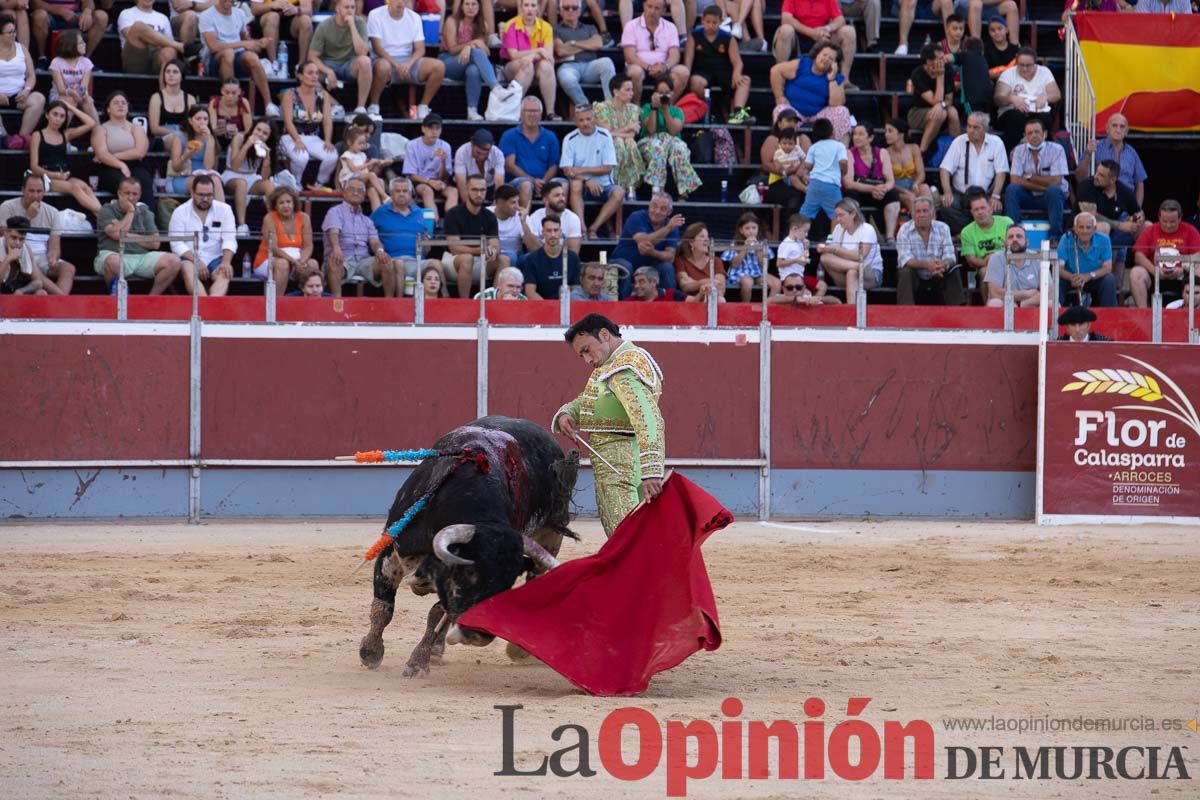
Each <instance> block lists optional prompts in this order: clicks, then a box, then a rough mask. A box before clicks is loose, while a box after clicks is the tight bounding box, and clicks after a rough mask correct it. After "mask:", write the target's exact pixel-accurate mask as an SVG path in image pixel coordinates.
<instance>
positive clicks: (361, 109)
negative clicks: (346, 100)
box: [352, 106, 367, 116]
mask: <svg viewBox="0 0 1200 800" xmlns="http://www.w3.org/2000/svg"><path fill="white" fill-rule="evenodd" d="M352 113H353V114H354V115H355V116H358V115H359V114H365V113H367V107H366V106H356V107H355V109H354V111H353V112H352Z"/></svg>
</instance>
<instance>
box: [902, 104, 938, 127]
mask: <svg viewBox="0 0 1200 800" xmlns="http://www.w3.org/2000/svg"><path fill="white" fill-rule="evenodd" d="M932 110H933V107H932V106H913V107H912V108H910V109H909V110H908V114H906V115H905V119H906V120H907V122H908V127H909V129H910V130H914V131H918V132H920V131H923V130H925V120H926V119H927V118H928V117H929V112H930V111H932Z"/></svg>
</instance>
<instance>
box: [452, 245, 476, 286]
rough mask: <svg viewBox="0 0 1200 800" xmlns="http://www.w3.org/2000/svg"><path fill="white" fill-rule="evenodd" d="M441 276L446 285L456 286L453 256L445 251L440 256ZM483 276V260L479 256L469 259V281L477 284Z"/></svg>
mask: <svg viewBox="0 0 1200 800" xmlns="http://www.w3.org/2000/svg"><path fill="white" fill-rule="evenodd" d="M442 274H443V275H444V277H445V281H446V284H447V285H450V284H453V285H455V286H457V285H458V272H457V271H456V270H455V269H454V254H453V253H451V252H450V251H449V250H447V251H446V252H445V253H443V254H442ZM482 275H483V258H482V257H481V256H472V257H471V281H472V282H473V283H478V282H479V279H480V277H481V276H482Z"/></svg>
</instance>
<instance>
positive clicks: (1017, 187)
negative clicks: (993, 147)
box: [1004, 117, 1070, 241]
mask: <svg viewBox="0 0 1200 800" xmlns="http://www.w3.org/2000/svg"><path fill="white" fill-rule="evenodd" d="M1011 170H1012V174H1011V176H1010V178H1009V184H1008V188H1007V189H1005V190H1004V213H1006V214H1007V215H1008V216H1010V217H1012V220H1013V222H1016V223H1017V224H1020V223H1021V212H1022V211H1024V210H1025V209H1028V208H1034V209H1039V210H1041V211H1045V212H1046V216H1047V217H1048V218H1049V220H1050V239H1051V241H1057V240H1058V239H1059V237H1061V236H1062V232H1063V206H1064V205H1065V204H1066V202H1067V193H1068V192H1069V191H1070V189H1069V188H1068V186H1067V178H1066V175H1067V153H1066V151H1065V150H1063V147H1062V145H1060V144H1058V143H1057V142H1048V141H1046V126H1045V125H1044V124H1043V123H1042V120H1041V119H1040V118H1038V117H1030V118H1029V121H1028V122H1026V123H1025V141H1024V142H1022V143H1021V144H1019V145H1017V148H1016V149H1015V150H1013V152H1012V162H1011Z"/></svg>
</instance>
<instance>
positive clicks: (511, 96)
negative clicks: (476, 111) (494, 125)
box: [483, 81, 524, 122]
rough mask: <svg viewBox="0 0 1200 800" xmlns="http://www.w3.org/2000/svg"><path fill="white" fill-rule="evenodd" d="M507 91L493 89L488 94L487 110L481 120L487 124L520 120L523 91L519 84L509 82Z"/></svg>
mask: <svg viewBox="0 0 1200 800" xmlns="http://www.w3.org/2000/svg"><path fill="white" fill-rule="evenodd" d="M505 88H506V89H507V91H499V90H498V89H493V90H492V91H490V92H488V102H487V110H486V111H484V112H483V118H484V119H486V120H487V121H488V122H517V121H518V120H519V119H520V118H521V100H522V99H523V92H524V90H522V89H521V84H519V83H517V82H516V81H511V82H510V83H509V84H508V86H507V87H505Z"/></svg>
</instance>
